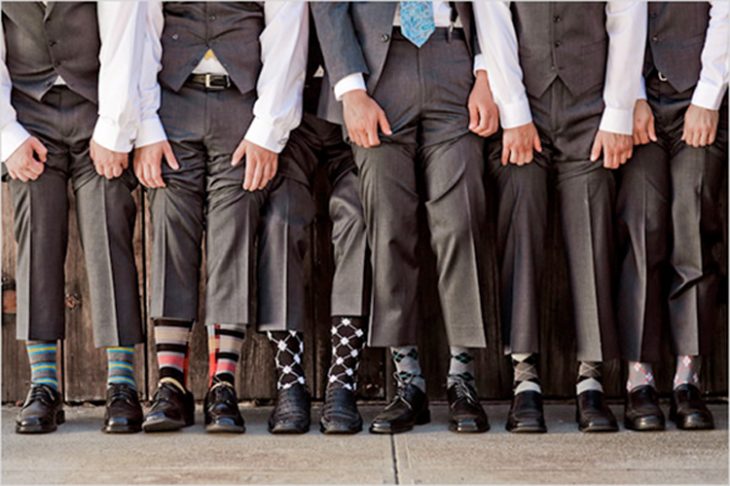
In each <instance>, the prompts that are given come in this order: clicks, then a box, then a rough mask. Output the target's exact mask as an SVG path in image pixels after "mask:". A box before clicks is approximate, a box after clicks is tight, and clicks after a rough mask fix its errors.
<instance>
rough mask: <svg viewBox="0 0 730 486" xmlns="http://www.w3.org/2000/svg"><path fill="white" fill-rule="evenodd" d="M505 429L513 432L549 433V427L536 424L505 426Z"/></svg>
mask: <svg viewBox="0 0 730 486" xmlns="http://www.w3.org/2000/svg"><path fill="white" fill-rule="evenodd" d="M505 429H506V430H507V432H510V433H512V434H547V427H539V426H534V425H517V426H514V427H505Z"/></svg>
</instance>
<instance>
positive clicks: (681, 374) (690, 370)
mask: <svg viewBox="0 0 730 486" xmlns="http://www.w3.org/2000/svg"><path fill="white" fill-rule="evenodd" d="M701 367H702V359H701V357H700V356H696V355H695V356H690V355H684V356H677V368H676V371H675V373H674V388H675V389H676V388H677V387H679V386H682V385H687V384H689V385H694V386H696V387H697V388H699V387H700V368H701Z"/></svg>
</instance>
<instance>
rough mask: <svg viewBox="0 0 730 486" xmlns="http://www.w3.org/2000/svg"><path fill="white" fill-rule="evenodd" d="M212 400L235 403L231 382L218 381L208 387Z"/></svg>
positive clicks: (234, 392) (234, 393)
mask: <svg viewBox="0 0 730 486" xmlns="http://www.w3.org/2000/svg"><path fill="white" fill-rule="evenodd" d="M209 393H210V395H211V397H212V399H213V401H216V402H226V403H231V404H233V403H236V402H237V400H236V390H235V388H234V387H233V385H232V384H231V383H228V382H227V381H219V382H217V383H215V384H214V385H213V386H212V387H210V391H209Z"/></svg>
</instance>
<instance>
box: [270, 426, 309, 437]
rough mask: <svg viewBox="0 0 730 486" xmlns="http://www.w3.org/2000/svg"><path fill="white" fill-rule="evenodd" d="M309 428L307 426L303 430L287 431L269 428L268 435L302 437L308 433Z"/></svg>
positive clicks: (286, 429)
mask: <svg viewBox="0 0 730 486" xmlns="http://www.w3.org/2000/svg"><path fill="white" fill-rule="evenodd" d="M309 429H310V426H309V425H307V427H306V428H305V429H293V428H292V429H289V428H284V429H282V428H271V427H269V433H270V434H274V435H302V434H306V433H307V432H309Z"/></svg>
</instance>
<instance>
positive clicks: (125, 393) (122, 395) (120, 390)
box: [109, 383, 137, 404]
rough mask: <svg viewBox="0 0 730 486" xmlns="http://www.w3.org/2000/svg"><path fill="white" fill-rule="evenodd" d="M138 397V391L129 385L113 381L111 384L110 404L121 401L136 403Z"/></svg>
mask: <svg viewBox="0 0 730 486" xmlns="http://www.w3.org/2000/svg"><path fill="white" fill-rule="evenodd" d="M136 398H137V391H136V390H134V389H133V388H132V387H130V386H129V385H123V384H119V383H112V384H111V385H110V386H109V399H110V404H112V403H116V402H120V401H124V402H128V403H134V402H135V399H136Z"/></svg>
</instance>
